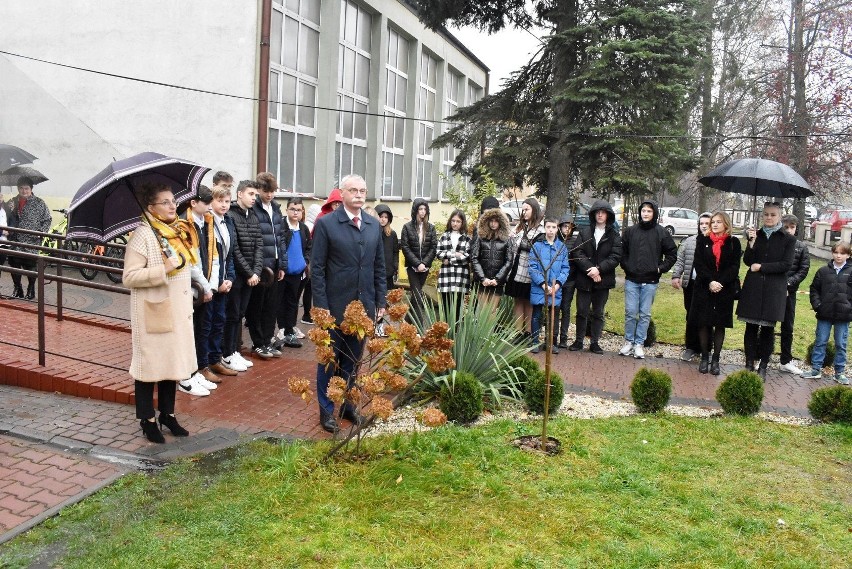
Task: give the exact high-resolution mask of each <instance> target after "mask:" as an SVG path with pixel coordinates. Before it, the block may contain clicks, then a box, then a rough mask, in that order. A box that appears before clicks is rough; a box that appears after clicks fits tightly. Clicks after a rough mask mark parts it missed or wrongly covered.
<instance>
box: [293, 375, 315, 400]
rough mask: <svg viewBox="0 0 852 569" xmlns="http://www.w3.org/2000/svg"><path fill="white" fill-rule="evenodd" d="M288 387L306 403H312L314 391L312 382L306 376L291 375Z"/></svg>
mask: <svg viewBox="0 0 852 569" xmlns="http://www.w3.org/2000/svg"><path fill="white" fill-rule="evenodd" d="M287 388H288V389H289V390H290V393H292V394H293V395H298V396H299V397H301V398H302V400H304V402H305V403H310V402H311V399H313V396H314V392H313V391H311V383H310V381H308V380H307V379H305V378H304V377H291V378H290V379H288V380H287Z"/></svg>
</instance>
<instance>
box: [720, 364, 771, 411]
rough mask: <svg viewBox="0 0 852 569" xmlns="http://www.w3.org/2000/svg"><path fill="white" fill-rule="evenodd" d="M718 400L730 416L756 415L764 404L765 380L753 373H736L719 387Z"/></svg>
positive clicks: (745, 371) (743, 371) (744, 371)
mask: <svg viewBox="0 0 852 569" xmlns="http://www.w3.org/2000/svg"><path fill="white" fill-rule="evenodd" d="M716 400H717V401H718V402H719V404H720V405H721V406H722V409H723V410H724V411H725V413H728V414H730V415H744V416H748V415H754V414H755V413H757V412H758V411H759V410H760V404H761V403H763V380H762V379H761V378H760V376H759V375H757V374H756V373H754V372H753V371H747V370H741V371H737V372H734V373H732V374H731V375H729V376H728V377H726V378H725V380H724V381H723V382H722V384H721V385H719V389H717V390H716Z"/></svg>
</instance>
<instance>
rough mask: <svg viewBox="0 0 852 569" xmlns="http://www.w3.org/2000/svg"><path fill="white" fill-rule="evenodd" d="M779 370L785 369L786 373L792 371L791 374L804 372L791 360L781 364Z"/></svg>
mask: <svg viewBox="0 0 852 569" xmlns="http://www.w3.org/2000/svg"><path fill="white" fill-rule="evenodd" d="M781 371H786V372H787V373H792V374H795V375H802V374H803V373H805V372H804V371H802V370H800V369H799V368H798V366H797V365H796V364H794V363H793V362H788V363H786V364H784V365H782V366H781Z"/></svg>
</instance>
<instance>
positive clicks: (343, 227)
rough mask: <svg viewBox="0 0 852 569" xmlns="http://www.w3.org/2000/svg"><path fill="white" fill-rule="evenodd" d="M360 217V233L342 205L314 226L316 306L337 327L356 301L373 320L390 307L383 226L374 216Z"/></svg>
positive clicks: (313, 273)
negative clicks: (331, 319)
mask: <svg viewBox="0 0 852 569" xmlns="http://www.w3.org/2000/svg"><path fill="white" fill-rule="evenodd" d="M360 218H361V230H360V231H359V230H358V228H357V227H355V224H354V223H352V221H351V220H350V219H349V216H348V215H347V214H346V209H345V207H344V206H341V207H339V208H337V209H336V210H335V211H333V212H331V213H329V214H327V215H324V216H323V217H321V218H320V219H319V220H317V223H316V225H315V226H314V239H313V247H312V248H311V287H312V289H313V295H314V306H316V307H318V308H326V309H328V310H329V311H330V312H331V315H332V316H334V319H335V320H336V321H337V323H338V324H340V323H341V322H342V321H343V311H344V310H346V306H347V305H348V304H349V303H350V302H352V301H353V300H360V301H361V302H362V303H363V304H364V308H365V309H366V311H367V314H368V315H369V316H370V317H371V318H375V315H376V309H377V308H383V307H384V306H385V305H386V304H387V302H386V299H385V295H386V294H387V280H386V279H385V255H384V248H383V246H382V230H381V226H379V221H378V220H377V219H376V218H375V217H373V216H370V215H361V216H360Z"/></svg>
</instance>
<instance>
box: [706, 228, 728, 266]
mask: <svg viewBox="0 0 852 569" xmlns="http://www.w3.org/2000/svg"><path fill="white" fill-rule="evenodd" d="M707 237H709V238H710V241H712V242H713V256H714V257H716V270H717V271H718V270H719V260H720V259H721V258H722V245H724V244H725V241H727V240H728V234H727V233H723V234H721V235H716V234H715V233H713V232H712V231H708V232H707Z"/></svg>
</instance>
